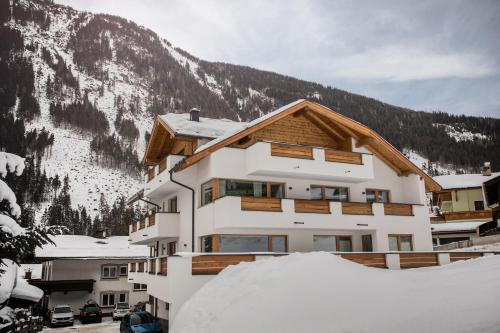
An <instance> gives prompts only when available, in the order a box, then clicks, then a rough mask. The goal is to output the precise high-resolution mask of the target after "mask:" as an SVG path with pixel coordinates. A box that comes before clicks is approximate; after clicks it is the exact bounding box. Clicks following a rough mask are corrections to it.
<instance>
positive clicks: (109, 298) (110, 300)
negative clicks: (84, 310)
mask: <svg viewBox="0 0 500 333" xmlns="http://www.w3.org/2000/svg"><path fill="white" fill-rule="evenodd" d="M114 305H115V294H114V293H103V294H102V298H101V306H114Z"/></svg>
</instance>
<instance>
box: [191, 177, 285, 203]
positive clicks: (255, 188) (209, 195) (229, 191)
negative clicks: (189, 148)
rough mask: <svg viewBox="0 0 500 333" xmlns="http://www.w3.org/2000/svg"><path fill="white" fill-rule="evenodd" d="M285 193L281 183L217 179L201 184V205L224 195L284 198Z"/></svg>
mask: <svg viewBox="0 0 500 333" xmlns="http://www.w3.org/2000/svg"><path fill="white" fill-rule="evenodd" d="M214 187H215V188H214ZM284 193H285V191H284V184H281V183H271V182H258V181H247V180H233V179H215V180H211V181H209V182H206V183H204V184H203V185H201V205H202V206H203V205H206V204H209V203H211V202H212V201H214V200H215V199H218V198H222V197H224V196H237V197H258V198H261V197H264V198H266V197H267V198H283V197H284Z"/></svg>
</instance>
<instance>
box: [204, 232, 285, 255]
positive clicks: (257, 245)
mask: <svg viewBox="0 0 500 333" xmlns="http://www.w3.org/2000/svg"><path fill="white" fill-rule="evenodd" d="M201 246H202V251H203V252H226V253H227V252H287V248H288V244H287V237H286V236H281V235H211V236H204V237H201Z"/></svg>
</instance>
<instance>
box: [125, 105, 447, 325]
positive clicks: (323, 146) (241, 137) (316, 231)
mask: <svg viewBox="0 0 500 333" xmlns="http://www.w3.org/2000/svg"><path fill="white" fill-rule="evenodd" d="M198 113H199V111H197V110H192V111H191V112H190V114H167V115H163V116H159V117H157V119H156V121H155V124H154V127H153V130H152V134H151V138H150V140H149V143H148V146H147V150H146V154H145V158H144V162H145V163H146V164H147V165H149V166H151V168H150V170H149V172H148V173H147V175H146V179H145V187H144V191H143V192H142V193H140V194H138V195H137V196H135V198H134V200H140V199H143V200H146V201H148V202H150V203H152V204H153V205H151V208H154V209H153V210H154V212H153V213H152V214H151V215H150V216H149V217H147V218H145V219H144V220H141V221H138V222H137V223H136V224H133V225H132V226H131V227H130V239H131V244H146V245H148V246H150V248H151V254H152V256H151V257H152V258H153V259H151V260H149V262H148V265H147V266H146V267H141V268H139V266H138V265H136V264H132V266H131V279H132V280H133V281H134V282H136V283H137V282H140V283H146V284H147V285H148V294H150V295H151V296H153V297H154V303H153V304H152V312H153V313H154V314H156V315H158V316H159V317H161V318H163V319H168V318H169V317H170V319H172V318H173V316H175V313H176V312H177V311H178V309H179V307H180V306H181V305H182V303H183V301H184V300H185V299H187V297H189V295H191V294H192V293H193V292H194V290H196V288H198V287H199V286H200V285H201V284H203V283H205V282H206V281H207V280H208V279H209V278H210V276H201V275H199V276H193V275H197V274H198V273H196V272H197V271H196V269H198V268H199V269H201V270H203V267H205V266H206V265H205V264H204V263H203V262H197V263H196V264H195V261H194V259H193V265H192V267H193V269H192V270H191V269H190V268H191V265H188V266H186V265H183V264H181V261H182V260H183V259H184V258H186V256H179V255H178V256H172V255H173V254H174V253H176V252H177V253H181V252H183V253H184V252H206V253H214V254H215V253H223V252H225V253H228V252H229V253H235V252H238V253H249V252H251V253H255V252H261V253H262V252H264V253H268V252H272V253H282V252H295V251H319V250H321V251H340V252H351V251H358V252H372V251H373V252H384V251H429V250H432V238H431V232H430V221H429V216H428V210H429V208H428V207H427V206H426V197H425V193H426V190H428V191H430V190H439V189H440V187H439V185H438V184H437V183H436V182H434V181H433V180H432V179H431V178H430V177H428V176H427V175H426V174H425V173H424V172H423V171H422V170H420V169H419V168H418V167H416V166H415V165H414V164H413V163H411V162H410V161H409V160H408V159H407V158H406V157H405V156H404V155H402V154H401V153H400V152H399V151H397V150H396V149H395V148H394V147H393V146H391V145H390V144H389V143H388V142H387V141H385V140H384V139H383V138H381V137H380V136H379V135H378V134H377V133H375V132H374V131H373V130H371V129H369V128H367V127H365V126H363V125H361V124H360V123H357V122H355V121H353V120H351V119H349V118H347V117H344V116H342V115H340V114H338V113H336V112H334V111H332V110H330V109H328V108H326V107H324V106H321V105H319V104H316V103H312V102H310V101H307V100H298V101H296V102H293V103H291V104H288V105H286V106H284V107H282V108H280V109H278V110H276V111H274V112H272V113H270V114H268V115H266V116H264V117H261V118H259V119H257V120H255V121H252V122H250V123H237V122H232V121H229V120H215V119H208V118H200V117H199V114H198ZM168 256H170V257H169V258H168V259H167V257H168ZM212 257H213V256H212ZM209 258H210V256H206V257H205V259H206V260H210V259H209ZM245 258H246V257H244V256H242V257H241V258H240V259H242V260H245ZM252 258H253V257H252ZM189 260H190V259H189ZM167 262H168V264H167ZM195 265H197V266H196V267H195ZM167 266H168V274H167ZM186 267H188V268H186ZM132 271H133V272H132ZM147 272H149V273H150V274H147ZM151 273H152V274H151ZM186 276H189V278H186ZM173 281H185V282H184V283H177V284H176V285H173V284H172V282H173Z"/></svg>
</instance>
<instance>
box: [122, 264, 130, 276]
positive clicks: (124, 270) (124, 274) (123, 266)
mask: <svg viewBox="0 0 500 333" xmlns="http://www.w3.org/2000/svg"><path fill="white" fill-rule="evenodd" d="M127 270H128V267H127V265H122V266H120V276H127Z"/></svg>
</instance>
